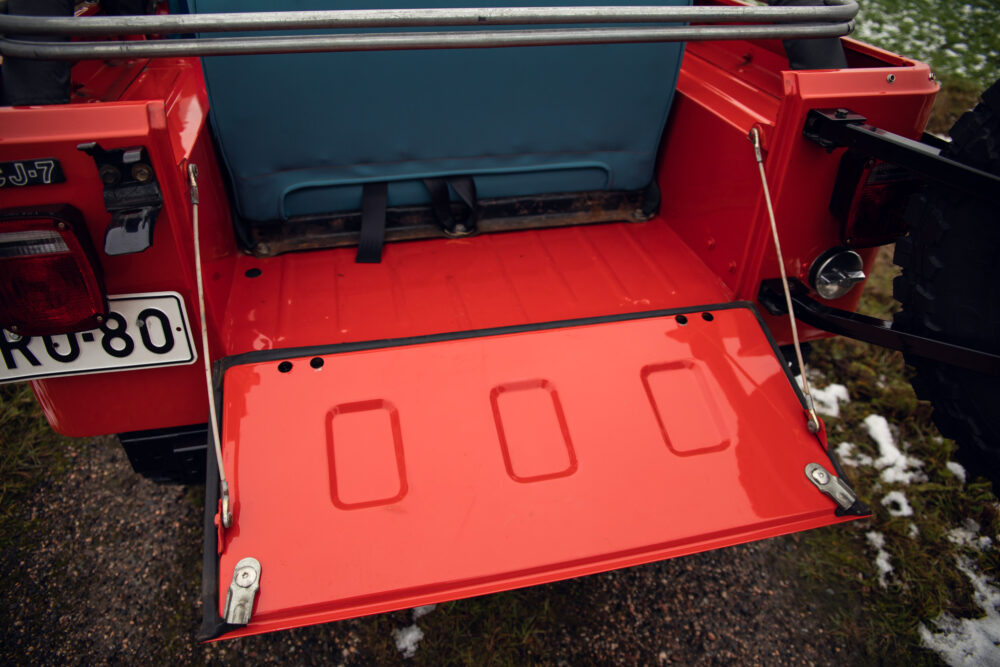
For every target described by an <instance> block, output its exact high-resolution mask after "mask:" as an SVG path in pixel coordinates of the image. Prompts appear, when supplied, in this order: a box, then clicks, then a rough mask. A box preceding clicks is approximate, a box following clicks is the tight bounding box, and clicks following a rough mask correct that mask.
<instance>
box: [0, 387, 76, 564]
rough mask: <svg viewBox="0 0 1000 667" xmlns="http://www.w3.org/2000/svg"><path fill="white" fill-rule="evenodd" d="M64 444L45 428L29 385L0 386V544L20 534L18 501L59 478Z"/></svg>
mask: <svg viewBox="0 0 1000 667" xmlns="http://www.w3.org/2000/svg"><path fill="white" fill-rule="evenodd" d="M67 442H68V439H67V438H62V437H60V436H58V435H56V434H55V433H53V432H52V429H50V428H49V425H48V423H46V421H45V418H44V417H43V416H42V414H41V411H40V410H39V408H38V403H37V402H36V401H35V397H34V395H33V394H32V392H31V386H30V385H28V384H14V385H3V386H0V544H7V542H8V540H9V539H10V538H11V537H12V536H14V535H17V534H19V533H20V532H22V528H23V525H22V524H23V521H22V519H20V518H19V517H18V511H19V501H20V500H22V499H23V498H24V497H25V496H26V495H27V494H28V493H30V492H31V491H32V490H33V489H34V488H35V487H36V486H37V485H38V484H39V483H41V482H42V481H43V480H44V479H46V478H48V477H50V476H53V475H58V474H60V472H61V471H62V469H63V467H64V465H65V452H66V449H65V446H66V443H67Z"/></svg>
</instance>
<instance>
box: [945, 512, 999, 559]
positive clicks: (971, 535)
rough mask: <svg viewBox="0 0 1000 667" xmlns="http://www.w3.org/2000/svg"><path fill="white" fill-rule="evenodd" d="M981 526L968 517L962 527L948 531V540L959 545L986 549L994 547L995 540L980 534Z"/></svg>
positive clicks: (981, 549) (980, 549)
mask: <svg viewBox="0 0 1000 667" xmlns="http://www.w3.org/2000/svg"><path fill="white" fill-rule="evenodd" d="M979 529H980V526H979V524H978V523H977V522H976V521H975V520H974V519H966V520H965V524H964V525H963V526H962V527H961V528H952V529H951V530H949V531H948V540H949V541H951V542H952V543H953V544H957V545H959V546H966V547H972V548H973V549H978V550H979V551H984V550H986V549H990V548H992V547H993V540H992V539H991V538H989V537H987V536H986V535H980V534H979Z"/></svg>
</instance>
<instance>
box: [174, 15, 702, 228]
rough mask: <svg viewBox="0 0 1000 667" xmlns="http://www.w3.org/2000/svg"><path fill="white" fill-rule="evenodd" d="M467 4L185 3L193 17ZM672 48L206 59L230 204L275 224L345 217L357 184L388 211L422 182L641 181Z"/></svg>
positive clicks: (575, 187) (645, 180)
mask: <svg viewBox="0 0 1000 667" xmlns="http://www.w3.org/2000/svg"><path fill="white" fill-rule="evenodd" d="M488 4H489V6H526V5H538V6H549V5H552V4H566V5H571V4H574V3H551V2H524V0H506V1H503V2H490V3H488ZM609 4H622V5H626V4H631V3H629V2H627V1H620V2H617V3H614V2H613V3H609ZM664 4H672V5H684V4H689V1H688V0H675V1H672V2H668V3H664ZM469 5H470V3H469V2H468V1H467V0H451V1H450V2H449V1H448V0H445V1H441V0H436V1H430V2H429V1H428V0H382V1H381V2H379V3H377V4H361V3H358V2H354V3H348V4H344V5H341V4H335V3H332V2H329V1H328V0H287V1H285V2H282V3H274V2H268V1H267V0H190V6H191V10H192V11H193V12H200V13H207V12H232V11H266V10H278V9H281V10H308V9H333V8H336V9H359V8H408V7H428V6H433V7H467V6H469ZM453 29H454V30H464V29H467V28H453ZM378 31H385V29H379V30H378ZM330 32H336V31H330ZM258 34H260V33H258ZM682 53H683V45H682V44H676V43H673V44H600V45H582V46H558V47H522V48H496V49H444V50H414V51H383V52H357V53H316V54H282V55H258V56H214V57H206V58H204V60H203V64H204V70H205V77H206V80H207V85H208V91H209V97H210V104H211V120H212V123H213V126H214V130H215V132H216V134H217V138H218V141H219V143H220V145H221V149H222V153H223V158H224V160H225V162H226V165H227V167H228V169H229V172H230V175H231V178H232V182H233V186H234V191H235V195H236V206H237V209H238V212H239V214H240V216H241V217H243V218H244V219H246V220H249V221H273V220H284V219H287V218H290V217H295V216H304V215H316V214H322V213H331V212H340V211H350V210H357V209H359V208H360V207H361V184H363V183H366V182H372V181H388V182H389V183H390V185H389V205H390V206H398V205H411V204H420V203H425V202H427V201H428V200H429V198H428V194H427V192H426V190H425V188H424V187H423V185H422V183H421V182H420V179H422V178H431V177H440V176H450V175H459V174H468V175H472V176H474V177H475V181H476V185H477V187H478V191H479V196H480V197H482V198H489V197H507V196H527V195H535V194H544V193H551V192H574V191H588V190H636V189H641V188H644V187H646V186H647V185H648V184H649V183H650V181H651V180H652V177H653V166H654V161H655V157H656V151H657V146H658V144H659V140H660V134H661V132H662V130H663V126H664V123H665V121H666V116H667V112H668V109H669V107H670V100H671V98H672V96H673V91H674V86H675V83H676V79H677V73H678V70H679V68H680V61H681V56H682Z"/></svg>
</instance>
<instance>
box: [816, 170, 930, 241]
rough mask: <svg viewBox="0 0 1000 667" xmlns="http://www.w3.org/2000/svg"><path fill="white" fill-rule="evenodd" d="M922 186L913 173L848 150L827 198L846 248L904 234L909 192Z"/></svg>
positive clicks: (893, 239) (886, 239) (893, 238)
mask: <svg viewBox="0 0 1000 667" xmlns="http://www.w3.org/2000/svg"><path fill="white" fill-rule="evenodd" d="M920 185H921V182H920V180H919V179H917V178H916V177H915V176H914V175H913V174H912V172H910V171H908V170H906V169H903V168H902V167H897V166H895V165H892V164H889V163H887V162H880V161H878V160H875V159H873V158H867V157H865V156H863V155H859V154H856V153H854V152H852V151H847V152H846V153H845V154H844V157H843V158H842V159H841V162H840V171H839V173H838V174H837V182H836V184H835V185H834V191H833V197H832V198H831V200H830V211H831V212H832V213H833V214H834V215H835V216H836V217H837V219H838V220H839V221H840V223H841V225H842V226H841V241H843V243H844V245H846V246H847V247H849V248H868V247H874V246H879V245H885V244H886V243H892V242H893V241H895V240H896V239H897V238H899V237H900V236H902V235H903V234H905V233H906V220H905V218H904V214H905V212H906V206H907V204H908V202H909V200H910V195H912V194H913V193H914V192H916V191H917V190H918V189H919V187H920Z"/></svg>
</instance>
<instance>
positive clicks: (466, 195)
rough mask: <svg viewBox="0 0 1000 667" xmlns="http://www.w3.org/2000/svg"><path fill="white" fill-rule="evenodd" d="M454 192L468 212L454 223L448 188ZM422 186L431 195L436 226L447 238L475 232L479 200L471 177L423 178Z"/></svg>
mask: <svg viewBox="0 0 1000 667" xmlns="http://www.w3.org/2000/svg"><path fill="white" fill-rule="evenodd" d="M449 185H450V186H451V188H452V189H453V190H454V191H455V194H457V195H458V197H459V199H461V200H462V203H464V204H465V205H466V207H468V209H469V212H468V214H467V215H466V217H465V219H464V220H461V221H456V220H455V218H454V216H452V214H451V195H450V194H449V192H448V186H449ZM424 186H425V187H426V188H427V191H428V192H429V193H430V195H431V208H432V210H433V211H434V217H435V218H437V221H438V224H439V225H441V228H442V230H443V231H444V233H445V234H447V235H448V236H467V235H469V234H474V233H475V232H476V225H477V223H478V221H479V198H478V196H477V195H476V182H475V181H474V180H473V179H472V177H471V176H450V177H447V178H425V179H424Z"/></svg>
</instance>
